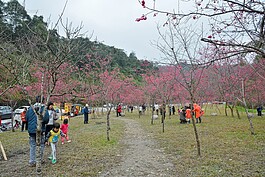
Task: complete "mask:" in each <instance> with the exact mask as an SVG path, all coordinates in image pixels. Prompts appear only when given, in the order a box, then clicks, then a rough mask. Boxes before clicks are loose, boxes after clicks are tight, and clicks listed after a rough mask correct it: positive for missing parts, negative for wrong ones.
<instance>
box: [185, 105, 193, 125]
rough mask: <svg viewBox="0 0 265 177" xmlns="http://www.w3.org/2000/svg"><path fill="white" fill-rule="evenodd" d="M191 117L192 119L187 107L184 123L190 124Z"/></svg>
mask: <svg viewBox="0 0 265 177" xmlns="http://www.w3.org/2000/svg"><path fill="white" fill-rule="evenodd" d="M191 117H192V113H191V109H190V107H187V108H186V121H187V122H188V123H190V119H191Z"/></svg>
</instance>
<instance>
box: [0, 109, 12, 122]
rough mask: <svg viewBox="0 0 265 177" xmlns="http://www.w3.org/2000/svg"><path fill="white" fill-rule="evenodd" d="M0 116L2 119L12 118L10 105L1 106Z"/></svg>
mask: <svg viewBox="0 0 265 177" xmlns="http://www.w3.org/2000/svg"><path fill="white" fill-rule="evenodd" d="M0 118H1V120H5V119H11V118H12V108H11V107H10V106H0Z"/></svg>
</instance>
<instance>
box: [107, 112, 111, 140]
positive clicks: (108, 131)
mask: <svg viewBox="0 0 265 177" xmlns="http://www.w3.org/2000/svg"><path fill="white" fill-rule="evenodd" d="M110 112H111V108H110V109H109V110H108V113H107V140H108V141H110Z"/></svg>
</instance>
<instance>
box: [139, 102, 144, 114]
mask: <svg viewBox="0 0 265 177" xmlns="http://www.w3.org/2000/svg"><path fill="white" fill-rule="evenodd" d="M142 113H143V107H142V105H139V116H140V115H142Z"/></svg>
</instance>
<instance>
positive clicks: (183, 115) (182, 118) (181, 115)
mask: <svg viewBox="0 0 265 177" xmlns="http://www.w3.org/2000/svg"><path fill="white" fill-rule="evenodd" d="M179 120H180V123H181V124H185V123H187V121H186V110H185V109H184V108H181V111H180V112H179Z"/></svg>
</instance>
